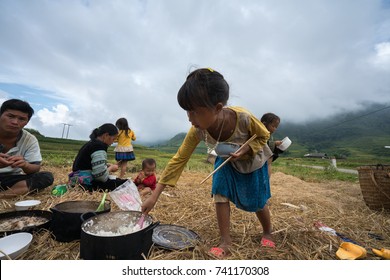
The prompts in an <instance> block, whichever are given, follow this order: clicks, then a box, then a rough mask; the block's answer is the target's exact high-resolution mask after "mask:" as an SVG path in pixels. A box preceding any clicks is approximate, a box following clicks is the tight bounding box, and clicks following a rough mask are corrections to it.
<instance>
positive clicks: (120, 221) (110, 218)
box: [80, 211, 159, 260]
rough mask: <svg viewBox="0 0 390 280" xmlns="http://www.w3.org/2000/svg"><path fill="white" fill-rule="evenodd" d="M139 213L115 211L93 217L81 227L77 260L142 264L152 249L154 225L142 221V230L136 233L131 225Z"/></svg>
mask: <svg viewBox="0 0 390 280" xmlns="http://www.w3.org/2000/svg"><path fill="white" fill-rule="evenodd" d="M141 215H142V213H141V212H138V211H118V212H110V213H105V214H102V215H99V216H94V217H92V218H89V219H87V220H85V221H84V222H83V223H82V225H81V239H80V258H81V259H85V260H108V259H111V260H142V259H145V258H147V257H148V255H149V251H150V248H151V247H152V245H153V241H152V235H153V229H154V228H155V227H156V226H157V225H158V224H159V222H156V223H154V222H153V219H152V217H151V216H149V215H147V216H146V217H145V221H144V226H143V228H142V229H140V230H138V231H132V230H134V227H133V226H134V225H135V224H136V223H137V221H138V220H139V219H140V217H141Z"/></svg>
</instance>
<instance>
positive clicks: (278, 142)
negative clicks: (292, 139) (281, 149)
mask: <svg viewBox="0 0 390 280" xmlns="http://www.w3.org/2000/svg"><path fill="white" fill-rule="evenodd" d="M282 143H283V141H280V140H277V141H275V146H280V145H282Z"/></svg>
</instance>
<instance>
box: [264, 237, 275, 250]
mask: <svg viewBox="0 0 390 280" xmlns="http://www.w3.org/2000/svg"><path fill="white" fill-rule="evenodd" d="M261 246H263V247H268V248H275V247H276V245H275V242H273V241H272V240H269V239H267V238H265V237H263V238H261Z"/></svg>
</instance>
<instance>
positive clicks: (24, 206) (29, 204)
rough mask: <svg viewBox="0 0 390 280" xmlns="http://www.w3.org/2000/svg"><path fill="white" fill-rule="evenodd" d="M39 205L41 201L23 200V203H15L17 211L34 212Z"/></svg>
mask: <svg viewBox="0 0 390 280" xmlns="http://www.w3.org/2000/svg"><path fill="white" fill-rule="evenodd" d="M39 204H41V201H40V200H22V201H18V202H15V209H16V210H17V211H21V210H32V209H34V208H35V207H36V206H38V205H39Z"/></svg>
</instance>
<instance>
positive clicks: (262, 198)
mask: <svg viewBox="0 0 390 280" xmlns="http://www.w3.org/2000/svg"><path fill="white" fill-rule="evenodd" d="M223 162H224V159H222V158H220V157H217V158H216V160H215V163H214V168H217V167H218V166H219V165H220V164H221V163H223ZM212 194H213V195H215V194H220V195H223V196H225V197H227V198H229V200H230V201H231V202H233V203H234V204H235V205H236V207H237V208H239V209H242V210H245V211H248V212H257V211H259V210H261V209H263V208H264V206H265V205H266V203H267V201H268V199H269V198H270V197H271V190H270V184H269V176H268V164H267V162H266V163H265V164H264V165H263V166H262V167H261V168H260V169H257V170H255V171H253V172H252V173H248V174H243V173H240V172H238V171H237V170H236V169H234V167H233V166H232V165H231V163H230V162H229V163H227V164H225V165H224V166H223V167H222V168H221V169H220V170H218V171H217V172H216V173H215V174H214V175H213V184H212Z"/></svg>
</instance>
